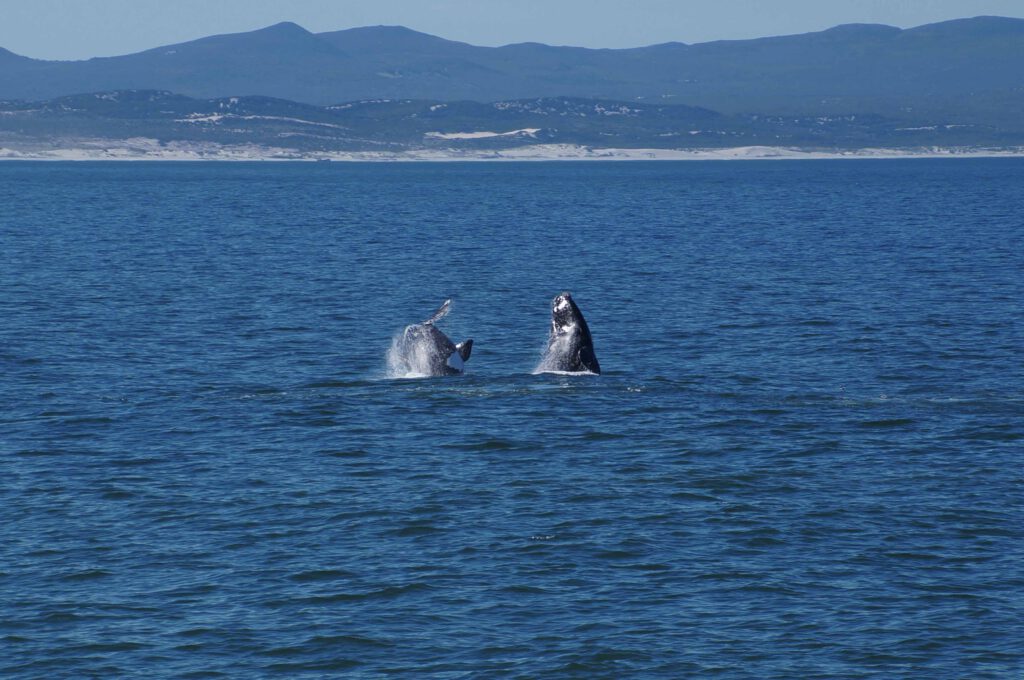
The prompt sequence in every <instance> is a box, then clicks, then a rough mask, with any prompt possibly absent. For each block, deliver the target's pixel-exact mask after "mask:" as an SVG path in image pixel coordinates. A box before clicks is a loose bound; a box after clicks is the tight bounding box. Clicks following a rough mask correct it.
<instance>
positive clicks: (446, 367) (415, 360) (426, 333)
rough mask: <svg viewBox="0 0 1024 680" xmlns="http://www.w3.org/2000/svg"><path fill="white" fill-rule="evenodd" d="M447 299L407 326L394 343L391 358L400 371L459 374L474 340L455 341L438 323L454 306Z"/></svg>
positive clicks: (394, 370) (410, 373) (420, 373)
mask: <svg viewBox="0 0 1024 680" xmlns="http://www.w3.org/2000/svg"><path fill="white" fill-rule="evenodd" d="M451 306H452V301H451V300H450V299H449V300H445V301H444V303H442V305H441V306H440V307H438V309H437V311H436V312H434V315H433V316H431V317H430V318H429V319H427V320H426V321H422V322H420V323H415V324H412V325H411V326H406V327H405V330H404V331H402V335H401V337H399V338H397V339H396V341H395V343H394V344H393V345H392V348H391V354H390V356H389V360H390V362H391V363H392V368H393V372H394V373H397V374H399V375H431V376H434V375H459V374H460V373H462V371H463V369H464V368H465V363H466V362H467V361H469V355H470V353H471V352H472V351H473V340H472V339H468V340H465V341H464V342H460V343H459V344H457V345H456V344H455V343H453V342H452V341H451V340H449V339H448V336H446V335H445V334H444V333H442V332H441V331H440V330H438V328H437V326H436V324H437V322H438V321H440V320H441V319H443V318H444V317H445V316H446V315H447V314H448V312H449V311H450V310H451Z"/></svg>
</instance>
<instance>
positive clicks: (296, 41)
mask: <svg viewBox="0 0 1024 680" xmlns="http://www.w3.org/2000/svg"><path fill="white" fill-rule="evenodd" d="M79 95H88V96H86V97H82V96H79ZM0 100H2V104H0V108H2V109H3V110H4V112H6V115H0V132H3V131H7V132H8V133H12V134H18V135H29V136H32V135H45V134H47V130H50V132H51V133H53V134H57V133H58V132H61V131H63V133H66V134H84V133H85V132H87V131H89V130H92V131H93V132H95V133H96V134H99V133H101V132H102V133H104V134H109V133H111V132H112V131H116V130H117V129H121V131H122V132H128V131H130V130H129V128H131V129H132V130H135V131H142V130H146V129H148V130H150V131H151V132H154V133H159V134H161V135H168V134H170V135H182V134H185V135H186V136H188V135H192V136H195V135H197V134H198V135H200V136H202V135H204V134H207V133H202V132H201V131H203V130H207V131H212V130H214V129H216V128H218V127H219V128H220V129H221V132H220V133H218V134H219V136H221V137H224V136H227V137H230V136H231V135H230V134H227V133H226V132H224V130H225V129H226V125H225V121H228V122H230V123H231V126H230V128H231V129H233V130H236V131H238V130H247V132H245V133H244V134H243V133H241V132H240V133H239V134H243V136H247V137H248V138H250V139H252V138H253V136H254V135H255V136H260V135H264V134H265V133H268V132H267V131H268V130H269V129H274V130H275V132H274V134H276V135H285V138H288V139H291V140H292V142H295V140H299V139H307V140H308V139H313V138H315V137H317V136H320V137H329V138H330V139H331V140H333V141H330V142H329V144H332V145H337V144H342V143H344V144H349V145H351V144H378V143H392V142H398V143H402V144H413V143H420V142H423V141H424V140H431V139H433V140H435V141H436V140H439V139H441V140H443V139H448V140H449V141H450V140H451V139H460V140H462V142H461V143H471V142H470V141H469V140H472V139H473V138H472V137H465V136H464V137H461V138H458V137H457V138H446V137H444V136H443V135H445V134H449V133H458V132H460V131H463V132H464V131H467V130H470V131H472V130H474V129H475V130H481V129H490V128H488V127H481V126H491V127H494V128H501V129H502V130H506V131H515V130H517V129H535V128H536V129H537V130H538V131H537V132H534V133H531V134H533V135H534V136H535V137H537V136H539V137H545V136H546V137H545V138H548V139H550V140H551V141H571V142H573V143H586V144H597V143H601V142H602V141H605V142H610V141H616V139H617V141H618V142H619V143H622V144H626V145H633V146H635V145H637V144H655V145H661V146H664V145H666V144H673V143H682V142H685V143H687V144H691V145H692V144H695V143H705V144H706V145H709V146H720V145H721V143H722V142H723V140H725V141H730V140H729V138H735V139H733V140H731V141H735V142H740V141H742V142H744V143H770V142H772V141H774V142H776V143H794V144H808V143H811V144H818V145H825V146H828V145H832V146H835V145H844V144H845V145H849V144H877V143H895V144H902V143H906V144H917V143H947V142H949V141H950V139H951V137H953V138H956V139H959V140H962V141H964V142H965V143H985V144H1004V143H1017V144H1019V143H1020V142H1021V141H1022V140H1024V115H1022V112H1024V20H1022V19H1008V18H1002V17H975V18H971V19H960V20H955V21H947V22H942V23H937V24H930V25H926V26H920V27H917V28H911V29H905V30H904V29H899V28H894V27H891V26H881V25H865V24H853V25H844V26H837V27H835V28H832V29H829V30H826V31H820V32H816V33H807V34H802V35H791V36H781V37H772V38H761V39H756V40H738V41H717V42H709V43H701V44H694V45H686V44H683V43H665V44H661V45H652V46H649V47H641V48H634V49H585V48H579V47H555V46H548V45H542V44H537V43H521V44H515V45H506V46H503V47H479V46H474V45H469V44H466V43H461V42H454V41H450V40H445V39H443V38H439V37H435V36H431V35H427V34H424V33H419V32H416V31H413V30H410V29H407V28H403V27H394V26H376V27H365V28H354V29H349V30H343V31H335V32H328V33H311V32H309V31H307V30H305V29H304V28H302V27H300V26H298V25H296V24H293V23H281V24H276V25H274V26H270V27H267V28H264V29H261V30H257V31H252V32H247V33H236V34H229V35H217V36H211V37H207V38H202V39H199V40H194V41H191V42H186V43H181V44H177V45H169V46H164V47H158V48H155V49H151V50H147V51H144V52H139V53H136V54H129V55H124V56H118V57H103V58H94V59H88V60H84V61H44V60H37V59H30V58H28V57H24V56H20V55H16V54H13V53H11V52H9V51H7V50H4V49H2V48H0ZM232 101H233V102H234V103H231V102H232ZM531 102H532V103H531ZM498 104H502V105H504V106H505V108H504V109H502V108H500V107H498V108H496V105H498ZM62 107H63V108H62ZM225 107H227V108H225ZM545 107H547V108H548V109H551V111H549V113H548V114H540V113H537V111H539V110H540V109H544V108H545ZM595 107H596V108H595ZM623 107H624V108H623ZM531 110H532V111H533V113H530V111H531ZM555 110H557V113H552V112H554V111H555ZM289 111H290V112H291V113H288V112H289ZM587 111H592V115H591V116H590V117H589V119H587V116H586V115H585V114H586V112H587ZM609 111H612V112H614V111H626V112H627V113H625V114H621V115H620V114H615V113H608V112H609ZM246 112H248V113H246ZM254 112H255V113H254ZM296 112H300V113H301V115H299V114H298V113H296ZM581 112H583V114H584V115H578V114H580V113H581ZM293 114H294V115H293ZM513 114H514V115H513ZM211 116H212V117H211ZM545 116H546V117H545ZM204 117H205V118H204ZM556 117H557V119H558V120H559V121H560V122H559V124H557V125H555V124H553V123H552V121H553V120H555V119H556ZM287 118H292V119H295V120H300V121H303V122H302V123H294V121H292V122H289V121H287V120H284V119H287ZM274 119H277V121H276V122H275V123H271V122H270V121H272V120H274ZM132 121H134V122H132ZM182 121H191V122H182ZM306 123H312V124H320V125H319V128H320V130H319V132H320V133H323V132H325V131H327V132H329V134H319V135H311V133H310V132H309V130H305V131H301V130H292V129H290V128H289V129H287V130H285V129H281V126H284V127H288V126H294V125H299V127H303V126H304V127H306V128H308V127H309V125H306ZM332 125H334V126H339V127H335V128H332V127H330V126H332ZM275 126H276V127H275ZM517 126H518V127H517ZM342 130H344V134H342V133H341V131H342ZM695 131H696V132H695ZM709 131H713V132H709ZM186 133H187V134H186ZM429 133H439V134H440V135H442V136H440V137H438V136H434V137H429V136H428V134H429ZM210 134H212V133H210ZM701 135H703V138H702V137H701ZM207 136H209V135H208V134H207ZM514 137H515V136H514V135H512V136H510V137H509V138H508V139H505V140H503V142H509V141H514ZM158 138H163V137H159V136H158ZM609 138H612V139H609ZM279 139H281V138H280V137H279ZM342 139H345V140H348V141H345V142H342V141H339V140H342ZM412 140H418V141H416V142H414V141H412ZM712 140H713V141H712ZM295 143H297V142H295ZM324 143H328V142H324ZM472 143H483V142H472ZM487 143H497V142H496V141H495V140H494V139H492V140H491V141H490V142H487Z"/></svg>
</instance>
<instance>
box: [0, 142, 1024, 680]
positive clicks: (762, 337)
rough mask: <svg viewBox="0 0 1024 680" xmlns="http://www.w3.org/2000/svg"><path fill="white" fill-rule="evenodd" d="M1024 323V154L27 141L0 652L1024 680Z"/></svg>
mask: <svg viewBox="0 0 1024 680" xmlns="http://www.w3.org/2000/svg"><path fill="white" fill-rule="evenodd" d="M563 290H568V291H571V292H572V293H573V296H574V299H575V300H576V302H577V304H578V305H579V306H580V308H581V310H582V311H583V313H584V314H585V316H586V318H587V320H588V322H589V325H590V329H591V332H592V333H593V337H594V344H595V350H596V353H597V356H598V358H599V359H600V362H601V366H602V368H603V370H604V373H603V375H601V376H566V375H543V374H542V375H535V374H534V372H533V371H534V369H535V368H536V366H537V364H538V362H539V360H540V356H541V351H542V349H543V348H544V346H545V342H546V336H547V331H548V325H549V321H550V301H551V299H552V297H554V296H555V295H556V294H557V293H559V292H560V291H563ZM448 297H451V298H453V300H454V303H453V307H452V312H451V314H450V315H449V316H448V317H447V318H446V319H444V320H443V321H442V322H441V324H440V327H441V328H442V330H444V331H445V333H447V334H448V335H449V336H450V337H451V338H452V340H454V341H455V342H459V341H461V340H463V339H465V338H468V337H472V338H473V339H474V341H475V345H474V350H473V355H472V358H471V360H470V361H469V362H468V364H467V372H466V374H465V375H463V376H458V377H449V378H423V379H401V378H398V379H396V378H392V377H389V376H388V372H387V366H386V359H385V358H386V354H387V351H388V348H389V346H390V344H391V341H392V338H394V337H395V335H396V333H399V332H401V330H402V328H403V327H404V326H405V325H406V324H410V323H414V322H417V321H421V320H423V319H425V318H427V317H429V315H430V314H431V313H432V312H433V311H434V310H435V309H436V308H437V307H438V305H439V304H440V303H441V302H442V301H443V300H444V299H445V298H448ZM1022 350H1024V160H1020V159H989V160H977V159H972V160H966V159H956V160H878V161H872V160H853V161H843V160H835V161H775V162H756V161H755V162H728V163H716V162H690V163H671V162H663V163H657V162H655V163H645V162H632V163H594V162H591V163H532V164H531V163H525V164H516V163H508V164H485V163H480V164H471V163H470V164H460V163H450V164H340V163H315V164H299V163H296V164H289V163H283V164H276V163H251V164H247V163H238V164H216V163H210V164H199V163H196V164H187V163H185V164H176V163H141V162H140V163H106V164H104V163H6V164H0V677H3V678H87V677H88V678H113V677H152V678H156V677H185V678H207V677H209V678H213V677H238V678H256V677H281V678H296V677H354V678H359V677H366V678H380V677H410V678H412V677H415V678H491V677H510V678H542V677H543V678H549V677H550V678H554V677H568V678H690V677H694V678H696V677H701V678H705V677H706V678H759V679H769V678H771V679H774V678H779V679H783V678H786V679H790V678H868V677H871V678H876V677H877V678H1013V679H1017V678H1021V677H1022V676H1024V465H1022V460H1024V361H1022Z"/></svg>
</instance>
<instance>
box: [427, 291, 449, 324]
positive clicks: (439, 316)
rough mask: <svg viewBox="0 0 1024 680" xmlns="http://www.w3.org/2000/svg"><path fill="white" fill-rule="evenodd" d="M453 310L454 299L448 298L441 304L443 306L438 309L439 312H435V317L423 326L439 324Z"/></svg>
mask: <svg viewBox="0 0 1024 680" xmlns="http://www.w3.org/2000/svg"><path fill="white" fill-rule="evenodd" d="M451 309H452V299H451V298H448V299H447V300H445V301H444V302H442V303H441V306H440V307H438V308H437V311H436V312H434V315H433V316H432V317H430V318H429V319H427V320H426V321H424V322H423V325H424V326H426V325H427V324H434V323H437V322H438V321H440V320H441V319H443V318H444V317H446V316H448V312H450V311H451Z"/></svg>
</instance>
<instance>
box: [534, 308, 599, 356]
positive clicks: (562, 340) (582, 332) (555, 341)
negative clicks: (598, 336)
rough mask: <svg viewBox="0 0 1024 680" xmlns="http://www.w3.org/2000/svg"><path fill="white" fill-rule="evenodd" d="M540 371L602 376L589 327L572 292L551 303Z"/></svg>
mask: <svg viewBox="0 0 1024 680" xmlns="http://www.w3.org/2000/svg"><path fill="white" fill-rule="evenodd" d="M538 372H540V373H547V372H561V373H593V374H595V375H600V373H601V364H600V363H598V361H597V355H596V354H594V340H593V338H591V337H590V328H589V327H588V326H587V321H586V319H584V318H583V312H581V311H580V308H579V307H577V306H576V302H575V301H574V300H573V299H572V294H571V293H569V292H563V293H559V294H558V295H556V296H555V298H554V299H553V300H552V301H551V331H550V333H549V334H548V346H547V350H546V351H545V353H544V358H543V359H542V360H541V364H540V367H539V370H538Z"/></svg>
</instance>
